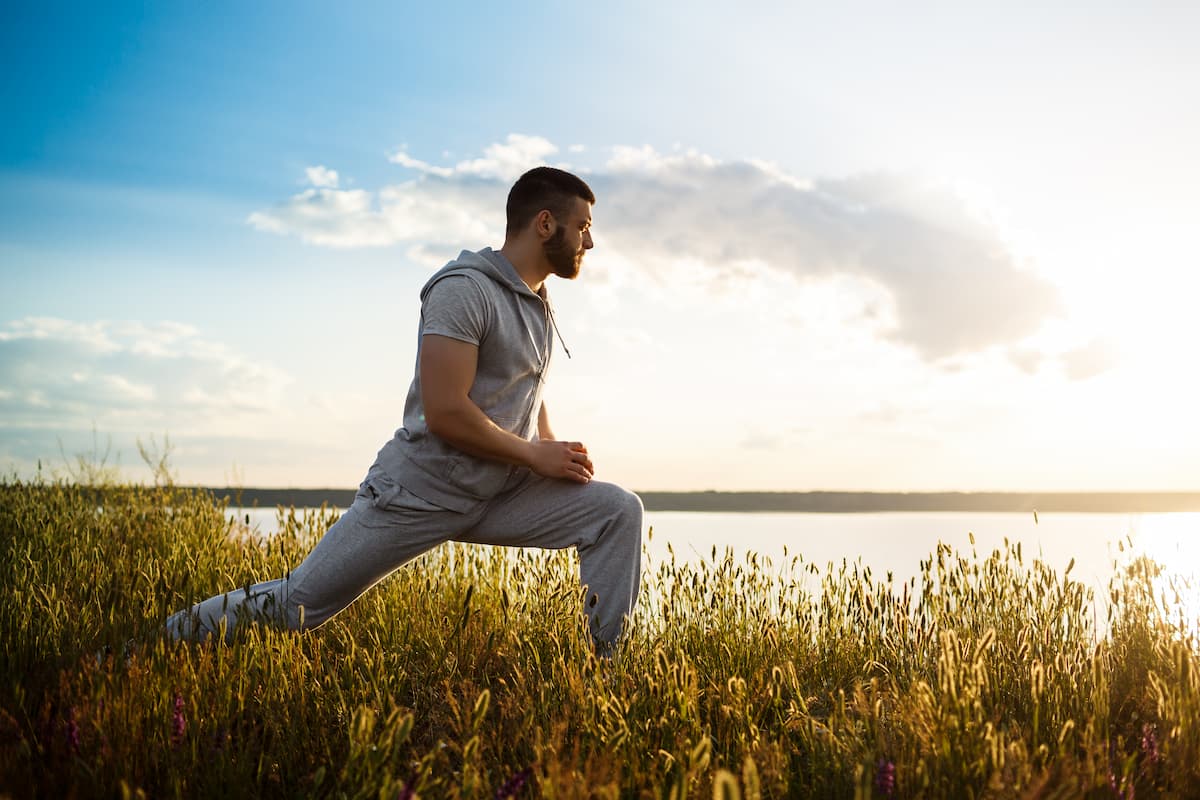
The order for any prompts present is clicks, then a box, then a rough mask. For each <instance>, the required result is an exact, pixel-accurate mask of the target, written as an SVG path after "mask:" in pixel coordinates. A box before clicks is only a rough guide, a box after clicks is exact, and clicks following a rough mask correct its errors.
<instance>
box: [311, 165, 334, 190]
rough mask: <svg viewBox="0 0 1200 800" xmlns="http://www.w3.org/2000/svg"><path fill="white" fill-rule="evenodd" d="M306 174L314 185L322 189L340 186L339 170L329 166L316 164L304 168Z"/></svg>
mask: <svg viewBox="0 0 1200 800" xmlns="http://www.w3.org/2000/svg"><path fill="white" fill-rule="evenodd" d="M304 176H305V177H306V178H308V182H309V184H310V185H312V186H316V187H318V188H322V189H336V188H337V186H338V174H337V170H335V169H329V168H328V167H323V166H319V165H318V166H315V167H308V168H306V169H305V170H304Z"/></svg>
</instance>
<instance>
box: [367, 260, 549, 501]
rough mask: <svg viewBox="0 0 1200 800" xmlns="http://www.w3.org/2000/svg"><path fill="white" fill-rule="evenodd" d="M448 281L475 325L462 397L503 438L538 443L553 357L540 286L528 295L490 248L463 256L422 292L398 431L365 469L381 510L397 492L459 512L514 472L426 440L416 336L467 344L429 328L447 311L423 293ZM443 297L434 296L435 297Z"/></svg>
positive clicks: (495, 489) (432, 437) (489, 494)
mask: <svg viewBox="0 0 1200 800" xmlns="http://www.w3.org/2000/svg"><path fill="white" fill-rule="evenodd" d="M451 275H460V276H463V277H465V278H467V279H469V280H470V281H472V282H473V283H474V284H475V286H474V287H470V286H463V285H462V284H461V282H458V281H456V282H454V283H455V284H458V286H459V288H465V289H466V290H467V291H455V292H453V294H452V296H453V298H454V302H456V303H458V302H462V303H467V304H471V305H470V308H469V310H470V312H471V315H472V317H473V318H476V319H478V320H480V321H481V323H480V329H481V330H480V332H481V334H482V335H481V336H480V338H479V341H478V342H477V344H478V346H479V361H478V366H477V369H476V373H475V381H474V383H473V384H471V390H470V392H469V393H468V396H469V397H470V398H471V400H472V401H473V402H474V403H475V404H476V405H478V406H479V408H480V409H482V410H483V413H485V414H487V415H488V417H490V418H491V420H492V421H493V422H495V423H496V424H497V425H499V426H500V427H501V428H503V429H504V430H506V431H509V432H510V433H513V434H516V435H517V436H520V437H521V438H523V439H527V440H532V439H534V438H536V437H537V426H538V414H539V412H540V410H541V406H542V388H543V387H544V386H545V382H546V371H547V369H549V367H550V359H551V355H552V352H553V342H552V333H551V332H552V328H553V327H554V320H553V313H554V311H553V309H552V308H551V306H550V298H549V296H548V295H547V294H546V289H545V287H544V286H543V287H542V289H541V292H540V293H534V292H533V291H532V290H531V289H530V288H529V286H528V285H527V284H526V283H525V282H524V281H523V280H521V277H520V276H519V275H518V274H517V271H516V268H514V267H513V265H512V264H511V263H510V262H509V260H508V259H507V258H505V257H504V256H503V255H501V254H500V253H498V252H496V251H494V250H492V249H491V248H485V249H483V250H481V251H479V252H478V253H472V252H469V251H466V250H464V251H463V252H462V253H461V254H460V255H459V257H458V258H457V259H456V260H454V261H451V262H450V263H449V264H447V265H446V266H445V267H443V268H442V269H440V270H439V271H438V272H436V273H435V274H434V275H433V277H432V278H430V279H429V281H428V282H427V283H426V284H425V286H424V288H422V289H421V303H422V305H421V327H420V332H419V334H418V340H417V368H416V369H415V370H414V374H413V381H412V386H411V387H410V388H409V390H408V399H407V400H406V401H405V404H404V427H402V428H400V429H399V430H397V431H396V434H395V436H393V437H392V439H391V440H390V441H389V442H388V443H387V444H385V445H384V446H383V449H381V450H380V451H379V455H378V457H377V458H376V461H375V466H374V467H373V468H372V474H373V475H374V476H375V478H376V483H380V484H382V485H377V486H375V489H376V492H377V494H379V495H381V496H380V497H379V498H378V499H377V501H376V502H378V503H382V504H386V501H387V500H388V499H390V498H389V497H385V496H382V495H390V494H393V493H395V492H398V491H399V489H400V487H403V488H405V489H408V490H409V491H410V492H412V493H413V494H415V495H417V496H418V497H420V498H422V499H424V500H427V501H429V502H430V503H434V504H436V505H439V506H442V507H443V508H449V509H452V510H454V511H459V512H464V511H468V510H470V509H471V508H472V507H473V506H474V505H475V504H477V503H479V502H480V501H484V500H488V499H490V498H492V497H493V496H495V495H496V494H497V493H498V492H500V491H501V490H502V489H503V488H504V486H505V484H506V483H508V481H509V479H510V478H511V477H513V474H514V473H515V472H516V471H517V470H518V469H520V468H519V467H515V466H512V465H509V464H504V463H501V462H499V461H490V460H487V459H482V458H477V457H476V456H472V455H469V454H467V453H464V452H463V451H461V450H457V449H455V448H454V447H453V446H451V445H450V444H448V443H447V442H445V441H443V440H442V439H439V438H438V437H437V436H435V435H434V434H432V433H430V432H429V429H428V427H427V426H426V424H425V409H424V407H423V405H422V403H421V374H420V362H421V340H422V338H423V335H424V334H426V333H438V334H442V335H451V336H455V337H456V338H462V339H466V338H467V337H465V336H461V335H457V334H455V333H446V332H445V331H443V330H441V329H440V328H439V327H438V325H437V324H436V323H435V322H431V320H432V319H434V318H436V317H438V316H441V317H445V311H446V309H445V308H434V307H432V306H431V305H430V290H431V289H432V288H433V287H434V285H435V284H437V283H438V282H439V281H442V280H443V279H444V278H446V277H448V276H451ZM442 294H443V293H442V291H441V290H439V293H438V296H439V297H440V296H441V295H442ZM434 302H435V303H436V302H437V300H436V299H435V300H434ZM464 308H465V306H464ZM379 473H382V475H380V474H379ZM379 478H384V480H382V481H380V480H379ZM387 478H390V479H391V480H390V481H389V480H386V479H387Z"/></svg>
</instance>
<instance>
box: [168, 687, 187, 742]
mask: <svg viewBox="0 0 1200 800" xmlns="http://www.w3.org/2000/svg"><path fill="white" fill-rule="evenodd" d="M185 733H187V717H185V716H184V715H183V695H181V694H180V693H179V692H176V693H175V713H174V714H172V715H171V744H172V745H174V746H175V747H178V746H179V745H180V744H182V742H183V735H184V734H185Z"/></svg>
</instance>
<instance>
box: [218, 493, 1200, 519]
mask: <svg viewBox="0 0 1200 800" xmlns="http://www.w3.org/2000/svg"><path fill="white" fill-rule="evenodd" d="M197 488H200V489H201V491H205V492H209V493H210V494H212V495H213V497H214V498H217V499H220V498H225V497H228V498H229V501H230V503H231V504H235V505H241V506H248V507H253V506H260V507H272V506H285V507H287V506H296V507H297V508H305V507H307V508H314V507H318V506H320V505H321V504H323V503H327V504H329V505H331V506H337V507H339V508H345V507H347V506H349V505H350V503H351V502H352V501H353V499H354V489H236V488H229V487H225V488H205V487H197ZM637 494H638V496H639V497H641V498H642V503H644V504H645V506H646V510H647V511H704V512H720V511H731V512H741V513H745V512H776V513H778V512H792V513H812V514H865V513H882V512H898V511H914V512H936V511H977V512H1013V513H1016V512H1024V513H1032V512H1034V511H1037V512H1039V513H1051V512H1059V513H1062V512H1070V513H1110V514H1137V513H1152V512H1166V511H1200V492H1037V493H1031V492H716V491H707V492H638V493H637Z"/></svg>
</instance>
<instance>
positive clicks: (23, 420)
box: [0, 318, 288, 432]
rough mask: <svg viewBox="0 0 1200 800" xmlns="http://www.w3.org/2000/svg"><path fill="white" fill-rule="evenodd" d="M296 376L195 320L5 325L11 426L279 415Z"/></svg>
mask: <svg viewBox="0 0 1200 800" xmlns="http://www.w3.org/2000/svg"><path fill="white" fill-rule="evenodd" d="M287 383H288V378H287V376H286V375H284V374H283V373H282V372H280V371H279V370H277V369H274V368H272V367H269V366H262V365H258V364H254V363H253V362H251V361H249V360H247V359H246V358H244V357H242V356H240V355H238V354H237V353H234V352H232V351H230V350H229V349H227V348H226V347H224V346H223V345H221V344H218V343H213V342H208V341H205V340H203V339H201V338H200V336H199V335H198V333H197V332H196V331H195V330H194V329H192V328H190V327H187V326H184V325H179V324H176V323H170V322H164V323H157V324H145V323H141V322H108V321H98V322H75V321H71V320H62V319H52V318H26V319H20V320H14V321H11V322H8V323H7V324H5V325H4V327H3V328H0V385H4V386H6V387H11V389H10V391H8V392H6V393H4V394H3V395H0V413H2V416H3V420H4V423H3V426H0V427H3V428H25V429H30V428H43V427H47V426H50V427H56V428H61V427H71V426H75V427H84V428H86V427H88V426H90V425H91V424H93V423H96V424H105V425H106V426H107V427H109V428H110V429H112V428H125V427H128V425H135V426H137V427H138V429H140V430H153V429H156V428H159V427H161V426H162V425H163V424H170V426H171V427H172V428H174V429H175V430H177V431H180V432H186V431H188V430H195V429H197V428H199V427H203V426H204V424H206V423H207V422H210V421H212V420H215V419H220V420H221V421H222V422H221V424H226V422H228V421H229V420H231V419H232V418H233V417H236V416H237V415H238V414H248V415H250V416H252V417H256V416H269V415H270V412H272V411H274V410H275V409H276V408H277V406H278V404H279V402H280V400H281V398H282V396H283V389H284V387H285V386H286V384H287Z"/></svg>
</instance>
